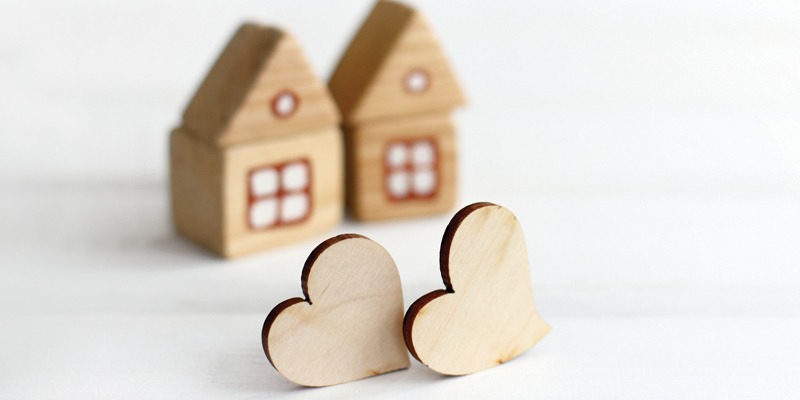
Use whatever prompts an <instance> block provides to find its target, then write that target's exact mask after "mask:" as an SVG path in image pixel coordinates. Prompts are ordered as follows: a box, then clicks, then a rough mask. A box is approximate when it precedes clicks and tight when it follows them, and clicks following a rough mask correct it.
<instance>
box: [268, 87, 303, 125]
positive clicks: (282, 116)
mask: <svg viewBox="0 0 800 400" xmlns="http://www.w3.org/2000/svg"><path fill="white" fill-rule="evenodd" d="M287 94H288V95H290V96H292V98H293V99H294V108H293V109H292V111H291V112H290V113H288V114H281V113H279V112H278V100H280V98H281V97H282V96H283V95H287ZM269 108H270V111H272V115H273V116H275V118H277V119H287V118H289V117H291V116H292V115H294V114H295V113H296V112H297V110H298V109H299V108H300V96H298V95H297V93H295V92H294V91H292V90H291V89H281V90H279V91H278V93H277V94H275V96H273V97H272V101H270V107H269Z"/></svg>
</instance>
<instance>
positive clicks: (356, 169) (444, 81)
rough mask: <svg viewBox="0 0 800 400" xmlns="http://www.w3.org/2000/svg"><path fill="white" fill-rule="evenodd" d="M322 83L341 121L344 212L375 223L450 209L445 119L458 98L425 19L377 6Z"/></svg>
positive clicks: (452, 178) (388, 4)
mask: <svg viewBox="0 0 800 400" xmlns="http://www.w3.org/2000/svg"><path fill="white" fill-rule="evenodd" d="M328 86H329V88H330V90H331V94H332V95H333V97H334V99H335V100H336V103H337V105H338V107H339V111H340V112H341V114H342V117H343V119H344V124H343V129H344V130H345V136H346V141H347V144H346V150H347V151H346V153H347V154H346V158H347V182H348V186H347V204H348V209H349V211H350V212H351V214H352V215H353V216H354V217H355V218H357V219H361V220H380V219H388V218H403V217H411V216H416V215H424V214H431V213H437V212H443V211H448V210H450V208H451V207H452V205H453V204H454V202H455V194H456V161H455V158H456V148H455V129H454V127H453V124H452V123H451V122H450V118H449V116H448V114H449V112H450V110H451V109H452V108H453V107H456V106H458V105H461V104H463V103H464V96H463V94H462V93H461V89H460V88H459V86H458V82H457V81H456V79H455V76H454V74H453V72H452V70H451V69H450V65H449V63H448V62H447V58H446V56H445V55H444V52H443V51H442V49H441V47H440V46H439V43H438V41H437V40H436V38H435V36H434V35H433V32H432V31H431V29H430V28H429V27H428V24H427V22H426V21H425V19H424V18H423V17H422V16H421V15H420V14H419V13H417V12H416V11H415V10H414V9H412V8H411V7H408V6H406V5H403V4H400V3H396V2H392V1H385V0H381V1H378V2H377V4H376V5H375V7H374V8H373V10H372V12H371V13H370V15H369V16H368V17H367V19H366V21H365V22H364V24H363V25H362V26H361V29H360V30H359V31H358V33H357V34H356V35H355V38H354V39H353V41H352V42H351V44H350V46H349V47H348V49H347V51H346V52H345V54H344V55H343V56H342V59H341V61H340V63H339V65H338V67H337V68H336V71H335V72H334V74H333V76H332V77H331V80H330V82H329V85H328ZM414 149H421V150H420V151H416V150H414ZM403 154H406V155H405V156H404V155H403ZM411 154H415V155H419V154H428V155H431V156H430V157H432V158H434V160H433V161H431V162H421V163H420V162H417V157H416V156H414V157H412V156H410V155H411ZM412 159H413V160H414V161H413V162H412ZM404 160H407V161H404Z"/></svg>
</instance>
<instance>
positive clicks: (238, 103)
mask: <svg viewBox="0 0 800 400" xmlns="http://www.w3.org/2000/svg"><path fill="white" fill-rule="evenodd" d="M338 125H339V114H338V113H337V110H336V106H335V104H334V102H333V99H332V98H331V96H330V94H329V93H328V91H327V89H326V87H325V86H324V84H323V83H322V82H321V81H320V80H319V79H318V78H317V77H316V76H315V74H314V73H313V71H312V69H311V68H310V66H309V64H308V62H307V61H306V58H305V56H304V55H303V53H302V51H301V49H300V46H299V45H298V43H297V42H296V41H295V40H294V39H293V38H292V37H291V36H290V35H288V34H287V33H285V32H283V31H281V30H279V29H275V28H270V27H263V26H258V25H255V24H245V25H243V26H242V27H241V28H239V30H238V31H237V32H236V33H235V35H234V36H233V38H232V39H231V41H230V42H229V43H228V45H227V47H226V48H225V49H224V50H223V52H222V54H221V55H220V56H219V58H218V59H217V61H216V63H215V64H214V66H213V67H212V68H211V71H210V72H209V73H208V75H207V77H206V78H205V80H204V81H203V83H202V84H201V85H200V87H199V89H198V90H197V92H196V93H195V95H194V97H193V98H192V99H191V101H190V102H189V105H188V106H187V108H186V110H185V112H184V114H183V122H182V124H181V125H180V126H179V127H178V128H177V129H175V130H174V131H173V132H172V134H171V137H170V169H171V176H170V178H171V192H172V214H173V218H174V222H175V225H176V226H177V229H178V231H179V232H180V233H182V234H183V235H185V236H187V237H188V238H190V239H192V240H193V241H195V242H197V243H199V244H201V245H203V246H205V247H207V248H209V249H211V250H212V251H214V252H216V253H218V254H220V255H223V256H225V257H233V256H238V255H243V254H246V253H250V252H254V251H258V250H262V249H265V248H269V247H273V246H277V245H281V244H285V243H289V242H293V241H297V240H300V239H303V238H307V237H310V236H313V235H317V234H320V233H323V232H325V231H327V230H329V229H331V228H333V227H334V226H336V225H337V224H338V223H339V222H340V221H341V218H342V208H343V185H344V183H343V164H344V162H343V156H342V154H343V149H342V139H341V133H340V131H339V129H338Z"/></svg>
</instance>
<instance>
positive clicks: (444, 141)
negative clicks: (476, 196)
mask: <svg viewBox="0 0 800 400" xmlns="http://www.w3.org/2000/svg"><path fill="white" fill-rule="evenodd" d="M345 131H346V133H345V137H346V146H347V207H348V210H349V211H350V212H351V213H352V214H353V215H354V216H355V217H356V218H359V219H364V220H378V219H390V218H401V217H407V216H413V215H423V214H431V213H437V212H444V211H447V210H450V209H451V208H452V207H453V206H454V204H455V195H456V139H455V127H454V125H453V123H452V121H451V119H450V115H449V113H448V112H442V113H435V114H417V115H414V116H411V117H403V118H392V119H385V120H378V121H372V122H367V123H361V124H359V125H357V126H354V127H347V128H345ZM417 138H419V139H423V138H434V139H436V142H437V148H438V157H439V161H438V164H439V167H438V168H439V186H438V190H437V192H436V195H435V196H433V197H431V198H428V199H413V200H407V201H393V200H391V199H390V198H389V196H388V194H387V191H386V182H385V164H384V160H385V151H386V147H387V144H388V143H389V142H391V141H393V140H410V139H417Z"/></svg>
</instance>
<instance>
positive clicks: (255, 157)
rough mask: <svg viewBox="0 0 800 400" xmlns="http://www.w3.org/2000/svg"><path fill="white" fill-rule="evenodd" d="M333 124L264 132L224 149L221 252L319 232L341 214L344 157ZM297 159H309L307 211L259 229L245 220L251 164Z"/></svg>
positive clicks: (228, 253) (262, 246) (265, 245)
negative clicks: (295, 219)
mask: <svg viewBox="0 0 800 400" xmlns="http://www.w3.org/2000/svg"><path fill="white" fill-rule="evenodd" d="M342 152H343V144H342V137H341V133H340V131H339V130H338V129H337V128H336V127H331V128H327V129H322V130H317V131H310V132H308V133H292V134H288V135H284V136H280V137H269V138H265V139H260V140H256V141H250V142H246V143H243V144H239V145H235V146H231V147H229V148H228V149H226V150H225V152H224V162H223V173H222V176H223V180H224V197H223V207H224V224H223V232H224V235H223V236H224V240H223V248H222V253H223V254H224V255H225V256H226V257H233V256H238V255H242V254H246V253H250V252H254V251H258V250H263V249H266V248H271V247H275V246H280V245H283V244H286V243H289V242H293V241H297V240H301V239H304V238H308V237H311V236H314V235H318V234H322V233H324V232H326V231H328V230H329V229H332V228H333V227H335V226H336V225H337V224H339V222H340V221H341V219H342V214H343V202H344V190H343V186H344V174H343V172H344V165H343V164H344V160H343V154H342ZM297 159H308V160H309V162H310V164H311V169H310V171H311V185H312V187H311V214H310V215H309V217H308V219H306V220H305V221H303V222H300V223H297V224H292V225H283V226H280V227H275V228H267V229H264V230H253V229H251V228H250V226H249V223H248V206H249V199H248V193H249V187H248V185H249V182H248V175H249V173H250V171H252V170H253V169H254V168H258V167H263V166H265V165H271V164H279V163H283V162H286V161H292V160H297Z"/></svg>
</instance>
